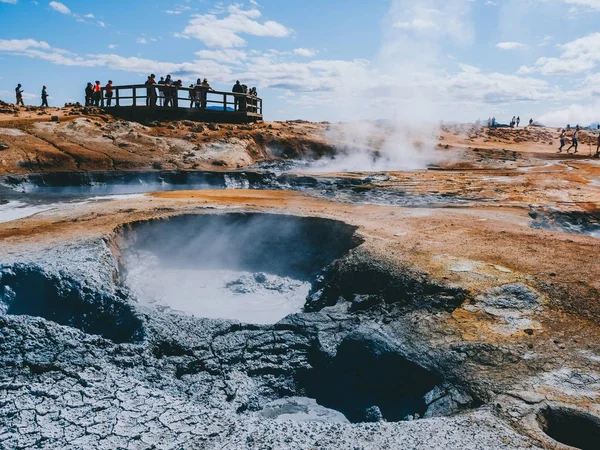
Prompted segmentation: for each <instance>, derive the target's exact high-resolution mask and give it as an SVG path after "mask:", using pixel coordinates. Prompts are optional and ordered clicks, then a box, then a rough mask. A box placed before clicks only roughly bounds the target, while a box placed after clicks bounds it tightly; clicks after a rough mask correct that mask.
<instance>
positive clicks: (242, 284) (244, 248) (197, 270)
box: [117, 214, 358, 324]
mask: <svg viewBox="0 0 600 450" xmlns="http://www.w3.org/2000/svg"><path fill="white" fill-rule="evenodd" d="M354 232H355V228H354V227H351V226H349V225H346V224H344V223H341V222H336V221H332V220H326V219H316V218H300V217H294V216H282V215H270V214H221V215H195V216H178V217H173V218H170V219H165V220H154V221H149V222H142V223H136V224H132V225H129V226H127V227H125V228H123V230H122V231H121V232H120V235H119V239H118V242H117V246H118V248H119V257H120V265H121V272H122V281H123V282H124V284H125V285H127V286H128V287H129V288H130V289H131V290H132V292H133V293H134V294H135V296H136V297H137V299H138V300H139V301H140V303H142V304H144V305H146V306H150V307H152V308H155V309H157V310H160V311H172V312H177V313H182V314H189V315H194V316H198V317H205V318H214V319H231V320H237V321H240V322H244V323H255V324H269V323H276V322H278V321H279V320H281V319H282V318H284V317H286V316H288V315H290V314H294V313H297V312H300V311H301V310H302V308H303V306H304V303H305V301H306V298H307V296H308V294H309V292H310V290H311V286H312V283H313V281H314V280H316V278H317V276H318V274H319V273H320V272H321V271H322V270H323V269H324V268H325V267H327V266H328V265H329V264H330V263H331V262H333V261H334V260H336V259H338V258H340V257H341V256H343V255H344V254H345V253H346V252H347V251H348V250H349V249H351V248H353V247H354V246H356V244H357V243H358V242H357V240H356V239H355V238H354Z"/></svg>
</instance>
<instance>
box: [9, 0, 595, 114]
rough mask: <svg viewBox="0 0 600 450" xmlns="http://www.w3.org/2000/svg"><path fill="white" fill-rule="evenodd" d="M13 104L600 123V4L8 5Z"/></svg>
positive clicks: (262, 1) (203, 1)
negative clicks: (217, 99) (229, 97)
mask: <svg viewBox="0 0 600 450" xmlns="http://www.w3.org/2000/svg"><path fill="white" fill-rule="evenodd" d="M0 20H1V23H2V27H1V29H0V99H2V100H4V101H10V102H14V88H15V87H16V85H17V83H21V84H22V85H23V88H24V89H25V101H26V103H29V104H40V103H41V101H40V99H39V96H40V92H41V89H42V86H43V85H46V86H47V87H48V93H49V94H50V104H51V105H55V106H59V105H62V104H64V103H65V102H73V101H82V100H83V96H84V93H83V91H84V88H85V85H86V83H87V82H88V81H91V82H93V81H95V80H96V79H98V80H101V81H102V83H103V84H104V83H106V81H108V79H112V80H113V81H114V84H116V85H119V84H134V83H143V82H144V81H145V80H146V77H147V75H149V74H150V73H155V74H156V75H158V76H164V75H166V74H172V75H173V77H174V78H175V79H182V80H183V81H184V83H187V84H189V83H191V82H192V81H195V80H196V79H197V78H199V77H202V78H205V77H206V78H208V80H209V81H210V83H211V84H212V86H213V87H214V88H215V89H219V90H230V89H231V86H232V85H233V83H234V82H235V81H236V80H237V79H239V80H241V81H242V82H243V83H245V84H247V85H248V86H256V87H257V89H258V93H259V96H260V97H262V98H263V100H264V108H265V112H264V113H265V119H267V120H286V119H305V120H313V121H353V120H363V119H369V120H378V119H381V120H388V119H394V120H396V121H402V122H405V121H406V122H410V121H414V122H421V121H431V122H433V121H439V120H443V121H447V122H457V121H458V122H466V121H474V120H476V119H481V120H487V119H488V118H489V117H491V116H495V117H496V118H497V120H498V121H499V122H508V121H509V120H510V118H511V117H512V116H513V115H518V116H520V117H521V119H522V120H523V121H527V120H529V118H534V119H535V120H536V121H540V122H542V123H545V124H547V125H553V126H554V125H556V126H560V125H564V124H566V123H571V124H575V123H580V124H584V125H585V124H590V123H593V122H598V121H599V119H600V98H599V95H600V73H598V65H599V64H600V32H599V31H600V28H599V27H598V23H599V21H600V0H444V1H442V0H419V1H409V0H368V1H366V0H302V1H297V0H285V1H284V0H250V1H247V2H215V1H211V0H170V1H152V0H143V1H142V0H126V1H123V0H119V1H117V0H103V1H102V2H96V1H87V0H64V1H62V2H57V1H51V2H48V1H44V0H37V1H32V0H0Z"/></svg>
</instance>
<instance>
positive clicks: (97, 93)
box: [93, 81, 102, 106]
mask: <svg viewBox="0 0 600 450" xmlns="http://www.w3.org/2000/svg"><path fill="white" fill-rule="evenodd" d="M101 100H102V86H100V81H96V84H95V85H94V102H93V104H94V106H100V101H101Z"/></svg>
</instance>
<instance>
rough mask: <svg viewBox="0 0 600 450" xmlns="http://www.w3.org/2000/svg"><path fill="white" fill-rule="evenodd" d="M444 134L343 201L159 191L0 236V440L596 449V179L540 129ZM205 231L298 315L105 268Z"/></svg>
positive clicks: (69, 209)
mask: <svg viewBox="0 0 600 450" xmlns="http://www.w3.org/2000/svg"><path fill="white" fill-rule="evenodd" d="M310 126H311V127H312V126H314V125H310ZM543 132H544V133H549V134H552V132H551V131H543ZM442 137H443V138H444V139H443V140H442V141H441V142H442V143H444V141H445V142H446V143H447V142H451V147H453V148H451V149H449V150H444V151H445V152H448V151H450V152H452V154H455V155H456V159H454V160H453V161H452V162H448V163H446V165H441V166H439V167H436V168H435V170H428V171H416V172H406V173H400V172H390V173H386V174H378V175H377V176H375V177H374V176H373V175H372V174H335V177H337V179H339V180H347V182H348V183H350V186H352V188H351V190H350V191H351V192H352V197H351V198H348V196H347V194H346V193H347V192H348V191H346V190H343V189H342V190H341V194H340V195H337V196H331V195H317V196H315V195H314V192H312V191H311V188H310V186H309V187H308V188H307V189H306V191H303V192H290V191H286V190H282V189H280V190H278V191H271V190H213V191H210V190H205V191H176V192H160V193H154V194H146V195H143V196H140V197H136V198H120V199H116V200H111V201H105V202H79V203H64V204H59V205H54V206H53V207H52V209H51V210H48V211H44V212H41V213H38V214H36V215H33V216H31V217H27V218H23V219H19V220H13V221H8V222H6V223H2V224H0V242H1V243H2V244H1V245H0V256H1V260H0V448H6V449H15V448H49V449H54V448H57V449H59V448H60V449H62V448H65V449H89V448H100V449H118V448H122V449H152V448H155V449H163V448H164V449H190V448H199V449H221V448H223V449H226V448H229V449H238V448H248V449H255V448H256V449H263V448H264V449H268V448H272V449H280V448H282V449H296V448H299V449H306V448H323V449H329V448H336V449H337V448H340V449H346V448H347V449H357V448H358V449H383V448H406V449H412V448H414V449H417V448H418V449H424V448H429V449H439V448H445V449H499V448H500V449H501V448H506V449H516V448H558V449H564V448H570V447H566V446H565V445H571V446H573V447H574V448H584V449H587V448H596V447H595V445H596V444H597V442H599V440H598V433H599V430H600V425H599V420H598V417H599V416H600V344H599V341H598V336H600V323H599V321H598V317H599V316H598V315H599V313H600V305H599V304H598V299H599V298H600V296H599V290H600V283H599V281H598V280H599V279H600V278H599V275H600V261H599V260H598V254H599V250H600V243H599V241H598V238H597V235H596V233H597V226H598V225H597V224H598V212H597V211H598V210H597V208H598V202H599V201H600V197H599V196H600V193H599V190H600V187H599V186H598V179H600V175H599V174H600V166H598V164H596V163H595V162H594V161H593V160H585V159H581V158H577V159H572V160H564V159H556V158H555V155H553V154H551V153H550V151H549V150H545V149H544V147H542V146H541V144H540V143H539V142H538V141H540V140H541V141H543V145H544V146H547V144H546V141H547V139H548V137H545V136H541V135H540V134H539V133H538V134H535V135H533V137H532V136H525V133H524V134H523V136H521V135H513V136H510V135H508V134H506V135H502V136H496V135H494V136H487V137H482V136H478V135H472V136H469V135H466V136H463V135H460V136H459V135H455V134H454V132H453V130H447V131H446V132H444V133H443V135H442ZM507 137H509V138H510V142H504V141H503V140H507ZM517 138H518V139H517ZM525 138H527V139H528V140H527V139H525ZM15 139H16V138H15ZM486 139H489V142H483V141H484V140H486ZM521 139H523V140H522V141H521ZM536 139H538V141H536ZM473 141H476V143H477V146H478V149H477V150H478V151H474V149H473V146H474V145H473ZM478 141H481V142H478ZM500 142H502V144H500ZM480 144H481V145H480ZM484 144H485V145H484ZM11 145H12V141H11ZM23 145H25V144H23ZM469 146H471V148H469ZM486 146H487V147H486ZM494 147H497V148H501V147H504V148H505V149H508V150H510V152H509V153H507V152H505V151H502V150H501V149H499V150H496V149H494ZM530 147H531V148H530ZM486 148H488V149H486ZM513 148H514V152H516V154H514V155H513V150H512V149H513ZM30 151H33V150H31V149H30ZM331 177H332V176H330V175H315V176H314V177H313V178H314V180H317V181H319V180H321V181H323V180H324V179H327V182H329V181H330V180H331V179H332V178H331ZM357 180H359V181H360V183H358V182H357ZM337 182H339V181H337ZM310 183H313V182H312V181H311V182H310ZM310 183H309V184H310ZM319 186H320V185H319ZM331 189H334V190H336V192H337V193H338V194H339V191H340V189H338V188H336V186H335V185H334V186H333V187H331V188H330V190H331ZM344 189H346V188H344ZM382 192H383V193H384V195H382V194H381V193H382ZM394 195H400V196H403V197H404V198H405V199H408V200H410V201H407V204H406V205H400V206H399V205H398V203H397V202H395V201H394V202H391V201H389V200H388V199H389V198H390V196H394ZM422 195H435V196H436V202H435V205H432V204H431V202H425V203H418V202H413V200H412V199H413V198H415V199H417V198H418V197H419V196H422ZM444 195H445V196H446V197H444ZM457 197H460V198H461V199H464V201H461V202H459V203H457V202H455V201H453V199H455V198H457ZM382 198H383V200H382ZM444 198H446V199H447V200H448V201H447V202H445V203H444V202H443V201H442V200H443V199H444ZM361 199H364V200H365V201H364V202H363V201H361ZM374 199H375V200H374ZM438 199H441V200H439V201H438ZM373 203H375V204H373ZM265 218H266V219H265ZM206 223H217V224H218V226H217V228H218V229H219V230H221V232H222V234H224V235H225V237H226V238H227V240H228V241H232V242H234V243H235V244H236V245H235V247H236V248H238V249H240V252H241V253H240V254H239V255H237V256H236V258H235V262H236V263H237V264H238V266H236V269H240V268H241V269H244V270H247V271H249V272H251V273H262V272H265V273H275V274H276V275H279V276H283V277H291V278H294V279H299V280H303V281H310V282H311V283H312V290H311V293H310V294H309V296H308V298H307V302H306V304H305V307H304V310H303V311H302V312H300V313H298V314H294V315H291V316H288V317H286V318H284V319H283V320H281V321H279V322H277V323H275V324H272V325H257V324H246V323H242V322H236V321H231V320H221V319H206V318H202V317H194V316H192V315H189V314H178V313H173V312H170V311H164V310H161V309H157V308H151V307H147V306H144V305H143V304H142V303H141V302H138V301H137V299H136V298H135V295H133V294H132V292H131V291H130V289H129V287H128V286H127V270H128V268H127V266H126V258H125V257H124V255H126V253H127V252H128V251H129V250H130V249H131V248H135V247H136V246H139V245H142V243H143V242H144V239H142V238H143V237H144V233H146V232H149V233H150V234H149V236H151V238H150V239H149V240H148V241H147V242H150V243H156V246H157V247H159V242H162V241H163V240H166V242H167V243H166V245H167V248H168V249H169V250H172V252H173V254H176V255H181V254H182V253H180V252H184V253H185V252H187V253H189V254H192V255H198V258H197V260H196V261H205V260H206V258H202V257H203V256H206V255H208V254H209V253H206V252H208V250H207V248H210V242H213V241H214V239H212V240H211V239H204V240H197V241H195V240H194V238H193V236H194V234H195V233H196V234H198V233H197V230H199V229H200V228H202V227H204V226H205V224H206ZM231 223H236V224H239V223H242V224H244V226H245V227H246V228H250V227H251V226H250V225H249V224H250V223H252V224H253V225H252V230H253V232H252V233H249V234H247V235H244V234H243V233H240V232H239V229H238V228H235V227H233V228H232V227H231V226H230V225H229V224H231ZM173 227H175V228H176V229H179V230H187V231H182V232H181V233H178V234H177V236H176V237H177V238H178V239H174V236H175V233H174V232H173V231H172V230H173V229H174V228H173ZM144 230H146V231H144ZM227 230H229V231H227ZM231 230H235V231H231ZM146 237H147V236H146ZM269 243H270V244H273V245H271V246H269V245H268V244H269ZM161 248H162V247H161ZM145 250H148V249H147V248H145ZM150 250H153V249H150ZM203 252H205V253H203ZM244 252H245V253H244ZM157 254H158V255H159V256H160V257H161V258H162V259H161V261H163V262H165V261H166V262H168V261H169V257H170V256H171V254H170V253H169V252H163V253H160V252H158V251H157ZM248 255H261V257H256V258H249V257H248ZM189 260H190V259H188V261H189ZM191 260H192V261H193V260H194V258H191ZM231 261H232V260H231V259H229V260H228V259H227V258H225V259H223V260H222V261H221V263H222V264H223V265H226V264H230V263H231ZM166 262H165V264H166ZM169 267H171V266H169ZM194 268H195V269H198V268H200V269H201V268H202V267H201V266H198V267H196V266H195V267H194ZM186 269H187V267H186ZM561 443H562V444H561Z"/></svg>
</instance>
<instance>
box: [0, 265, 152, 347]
mask: <svg viewBox="0 0 600 450" xmlns="http://www.w3.org/2000/svg"><path fill="white" fill-rule="evenodd" d="M0 313H2V314H9V315H27V316H36V317H42V318H44V319H47V320H50V321H52V322H56V323H58V324H60V325H66V326H70V327H73V328H78V329H80V330H81V331H83V332H85V333H88V334H96V335H100V336H103V337H105V338H106V339H110V340H112V341H113V342H116V343H126V342H128V343H130V342H138V341H140V340H141V339H142V338H143V328H142V323H141V321H140V320H139V319H138V318H137V317H136V316H135V315H134V314H133V311H132V309H131V307H130V306H129V305H127V304H126V303H124V302H123V301H122V300H121V299H119V298H117V297H114V296H111V295H108V294H101V293H96V292H90V290H89V289H87V288H85V287H82V286H81V285H80V284H79V283H78V282H76V281H74V280H71V279H67V278H62V279H58V278H55V277H53V276H50V275H48V274H45V273H43V272H42V271H41V270H39V269H37V268H32V267H27V266H17V267H13V268H11V269H5V270H3V271H0Z"/></svg>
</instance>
